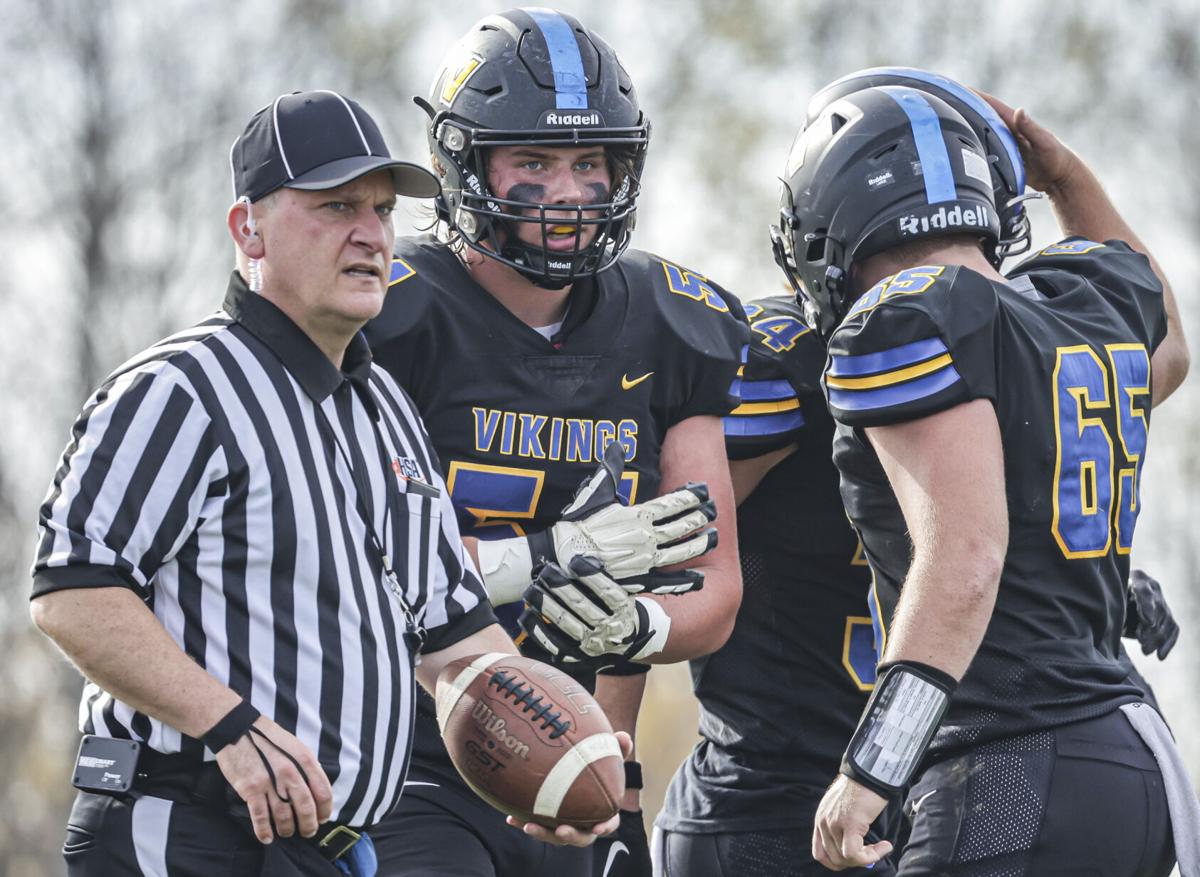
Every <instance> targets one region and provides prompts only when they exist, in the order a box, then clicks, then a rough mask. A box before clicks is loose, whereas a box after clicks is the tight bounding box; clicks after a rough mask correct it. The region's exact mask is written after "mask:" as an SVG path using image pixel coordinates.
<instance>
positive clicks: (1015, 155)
mask: <svg viewBox="0 0 1200 877" xmlns="http://www.w3.org/2000/svg"><path fill="white" fill-rule="evenodd" d="M872 76H904V77H906V78H908V79H915V80H917V81H918V82H925V83H928V84H929V85H935V86H937V87H938V88H940V89H942V90H943V91H947V92H949V93H950V94H952V95H954V96H955V97H956V98H958V99H959V100H960V101H962V102H963V103H964V104H966V105H967V106H969V107H970V108H971V109H973V110H974V111H975V112H977V113H979V115H980V116H982V117H983V120H984V121H985V122H987V123H988V125H989V126H990V127H991V129H992V130H993V131H995V132H996V136H997V137H999V138H1000V142H1001V143H1002V144H1003V145H1004V151H1005V152H1007V153H1008V160H1009V161H1010V162H1011V163H1012V166H1013V171H1014V172H1015V173H1016V175H1017V194H1018V195H1019V194H1021V193H1022V192H1024V191H1025V162H1024V161H1022V160H1021V150H1020V148H1019V147H1018V146H1017V140H1016V138H1015V137H1013V134H1012V131H1010V130H1009V129H1008V125H1005V124H1004V120H1003V119H1001V118H1000V116H999V115H998V114H997V113H996V111H995V110H993V109H992V106H991V104H989V103H988V102H987V101H985V100H984V99H983V98H981V97H980V96H979V95H977V94H976V93H975V92H973V91H971V89H969V88H966V87H965V86H962V85H959V84H958V83H957V82H955V81H954V80H953V79H947V78H946V77H945V76H939V75H938V74H936V73H930V72H929V71H928V70H918V69H917V68H916V67H872V68H871V69H869V70H860V71H858V72H857V73H851V74H850V75H849V76H843V77H842V78H841V79H839V80H838V81H837V82H835V83H833V84H834V85H839V84H840V83H843V82H849V81H850V80H853V79H869V78H871V77H872Z"/></svg>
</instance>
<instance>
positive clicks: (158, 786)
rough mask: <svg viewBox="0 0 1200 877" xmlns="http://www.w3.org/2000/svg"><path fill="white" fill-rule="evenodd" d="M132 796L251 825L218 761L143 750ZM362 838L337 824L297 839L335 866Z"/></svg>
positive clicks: (358, 830) (323, 825)
mask: <svg viewBox="0 0 1200 877" xmlns="http://www.w3.org/2000/svg"><path fill="white" fill-rule="evenodd" d="M130 793H131V794H133V795H134V796H135V797H141V796H143V795H146V796H149V797H151V798H163V799H165V800H167V801H174V802H176V803H178V804H207V805H211V806H213V807H215V808H217V809H219V810H223V811H225V812H226V813H228V814H229V815H230V816H231V817H232V818H234V819H237V820H239V821H245V822H247V823H249V820H250V813H249V811H248V810H247V809H246V803H245V802H244V801H243V800H242V799H241V798H239V797H238V794H237V792H235V791H234V790H233V787H232V786H231V785H229V781H228V780H226V779H225V775H224V774H222V773H221V768H220V767H218V766H217V763H216V762H215V761H205V762H200V763H197V762H196V759H195V758H192V757H190V756H186V755H180V754H172V755H166V754H164V753H162V752H157V751H155V750H153V749H151V748H149V747H148V746H143V747H142V752H141V756H140V757H139V758H138V767H137V776H136V777H135V778H134V781H133V787H132V788H131V789H130ZM362 836H363V832H362V829H356V828H351V827H350V826H348V825H342V824H341V823H338V822H325V823H322V824H321V825H320V826H318V828H317V833H316V834H314V835H313V836H312V837H302V836H301V835H295V837H296V839H297V840H300V841H303V842H304V843H307V844H312V845H313V846H315V847H316V848H317V850H318V852H320V853H321V855H322V856H324V857H325V859H327V860H328V861H330V862H336V861H337V860H338V859H340V858H341V857H342V856H344V855H346V853H348V852H350V850H351V848H352V847H353V846H354V845H355V844H356V843H358V842H359V840H361V839H362Z"/></svg>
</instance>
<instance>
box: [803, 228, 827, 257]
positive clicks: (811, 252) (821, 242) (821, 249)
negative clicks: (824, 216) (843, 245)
mask: <svg viewBox="0 0 1200 877" xmlns="http://www.w3.org/2000/svg"><path fill="white" fill-rule="evenodd" d="M828 235H829V229H827V228H818V229H817V230H816V231H815V232H813V233H812V234H811V235H807V236H806V238H807V240H808V246H807V247H806V248H805V250H804V260H805V261H806V262H824V261H825V241H826V239H827V237H828Z"/></svg>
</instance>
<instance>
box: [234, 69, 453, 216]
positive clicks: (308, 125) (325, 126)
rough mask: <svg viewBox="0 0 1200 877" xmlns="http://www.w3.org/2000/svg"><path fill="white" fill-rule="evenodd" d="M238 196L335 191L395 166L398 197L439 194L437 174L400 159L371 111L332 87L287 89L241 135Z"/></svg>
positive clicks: (236, 179)
mask: <svg viewBox="0 0 1200 877" xmlns="http://www.w3.org/2000/svg"><path fill="white" fill-rule="evenodd" d="M229 161H230V164H231V165H233V189H234V195H235V197H239V198H241V197H243V196H244V197H246V198H249V199H250V200H251V201H257V200H258V199H260V198H263V197H265V196H267V195H269V194H271V193H272V192H274V191H275V190H276V189H279V188H282V187H284V186H287V187H289V188H292V189H333V188H336V187H337V186H341V185H344V184H346V183H348V182H350V181H351V180H356V179H358V178H359V177H361V176H363V175H364V174H369V173H371V172H372V171H377V170H380V169H382V168H387V169H389V170H390V171H391V172H392V179H393V180H394V181H395V183H396V194H397V195H408V196H411V197H414V198H434V197H436V196H437V195H438V194H439V192H440V187H439V185H438V181H437V177H435V176H434V175H433V174H432V173H430V172H429V171H427V170H426V169H425V168H423V167H420V166H419V165H415V164H413V163H411V162H407V161H398V160H397V159H394V158H392V156H391V154H390V153H389V152H388V148H387V144H386V143H384V142H383V135H382V134H380V133H379V127H378V126H377V125H376V124H375V121H374V119H372V118H371V117H370V116H369V115H368V114H367V111H366V110H364V109H363V108H362V107H361V106H359V105H358V103H356V102H355V101H352V100H350V99H349V98H345V97H342V96H341V95H340V94H337V93H336V92H332V91H294V92H292V93H291V94H281V95H280V96H279V97H277V98H275V100H274V101H272V102H271V103H270V104H268V105H267V106H265V107H263V108H262V109H261V110H259V111H258V112H257V113H255V114H254V117H253V118H252V119H250V124H248V125H247V126H246V130H245V131H243V132H242V136H241V137H239V138H238V139H237V140H235V141H234V144H233V149H232V150H231V151H230V155H229Z"/></svg>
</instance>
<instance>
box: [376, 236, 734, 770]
mask: <svg viewBox="0 0 1200 877" xmlns="http://www.w3.org/2000/svg"><path fill="white" fill-rule="evenodd" d="M366 333H367V338H368V340H369V341H370V343H371V348H372V350H373V352H374V355H375V360H376V362H377V363H378V364H379V365H381V366H382V367H383V368H385V369H387V370H388V372H389V373H391V375H392V376H393V377H394V378H395V379H396V381H397V383H399V385H400V386H401V387H403V388H404V390H405V391H406V392H407V393H408V394H409V395H410V396H411V397H412V399H413V401H414V402H415V403H416V405H417V408H418V410H419V411H420V412H421V417H422V419H423V420H424V422H425V427H426V429H427V430H428V431H429V435H430V437H431V438H432V440H433V445H434V448H435V449H436V450H437V453H438V456H439V459H440V462H441V466H442V470H443V474H444V476H445V479H446V485H447V488H448V490H449V491H450V494H451V498H452V500H453V502H454V507H455V509H456V511H457V513H458V516H459V524H460V526H461V528H462V531H463V533H464V535H472V536H477V537H479V538H483V539H488V538H506V537H510V536H512V535H514V534H522V533H527V532H531V531H534V530H538V529H544V528H545V527H547V526H549V525H550V524H552V523H554V522H555V521H556V520H557V519H558V516H559V514H560V513H561V511H562V509H563V508H564V507H565V506H566V505H567V504H568V503H569V502H570V500H571V497H572V496H573V494H574V492H575V490H576V489H577V488H578V487H579V485H580V483H581V482H582V481H583V480H584V479H585V478H586V477H587V476H588V475H590V474H591V473H592V472H593V471H595V468H596V466H597V464H598V463H599V461H600V460H601V459H602V457H603V454H604V450H605V448H607V447H608V445H609V444H610V443H611V442H614V441H616V442H620V443H621V445H622V446H623V447H624V448H625V461H626V462H625V474H624V477H623V479H622V490H621V492H622V494H623V495H624V496H625V498H626V499H627V500H628V501H629V502H631V503H634V502H640V501H643V500H646V499H650V498H652V497H654V496H656V495H657V494H658V489H659V453H660V451H661V449H662V442H663V439H664V437H665V435H666V433H667V430H668V429H669V428H670V427H671V426H673V425H674V424H676V423H679V422H680V421H682V420H685V419H687V418H689V417H693V416H696V415H715V416H721V415H724V414H726V413H728V412H729V411H730V410H731V409H732V408H734V407H735V406H736V405H737V403H738V387H739V383H740V374H739V373H740V370H741V366H742V363H743V361H744V358H745V355H746V347H747V344H748V341H749V334H750V332H749V328H748V327H747V325H746V323H745V320H744V317H743V316H742V311H741V304H740V303H739V302H738V300H737V299H736V298H734V297H733V296H732V295H731V294H729V293H728V292H726V291H725V290H724V289H722V288H721V287H720V286H718V285H717V284H716V283H714V282H712V281H710V280H708V279H707V278H705V277H703V276H701V275H699V274H696V273H694V272H692V271H689V270H687V269H686V268H684V267H682V266H679V265H676V264H675V263H672V262H668V261H665V260H663V259H660V258H659V257H657V256H653V255H651V254H649V253H645V252H640V251H637V250H627V251H626V252H625V253H624V254H622V256H621V258H620V259H619V260H618V261H617V263H616V264H615V265H614V266H613V267H612V268H610V269H608V270H607V271H605V272H603V273H601V274H599V275H597V276H596V277H595V278H594V279H593V280H590V281H581V282H580V283H577V284H576V285H575V287H574V288H573V289H572V292H571V296H570V303H569V307H568V309H567V314H566V317H565V320H564V322H563V325H562V328H561V329H560V330H559V331H558V332H557V334H555V335H554V337H553V338H552V339H551V340H547V339H546V338H545V337H544V336H543V335H541V334H540V333H538V332H537V331H536V330H535V329H532V328H530V327H529V326H527V325H525V323H523V322H522V321H521V320H520V319H519V318H518V317H516V316H515V315H514V314H513V313H512V312H511V311H509V310H508V309H507V308H505V307H504V306H503V305H502V304H500V302H499V301H497V300H496V299H495V298H494V297H493V296H492V295H491V294H490V293H488V292H487V291H486V290H485V289H483V288H482V287H481V286H479V285H478V284H477V283H476V282H475V281H474V280H473V279H472V278H471V275H470V274H469V273H468V272H467V271H466V269H465V268H464V267H463V265H462V263H461V262H460V261H459V259H458V257H457V256H456V255H455V254H454V253H453V252H451V251H450V249H449V248H448V247H447V246H446V245H445V244H443V243H440V242H439V241H437V239H436V238H433V237H432V236H422V237H415V238H403V239H401V240H399V241H397V245H396V252H395V258H394V261H393V263H392V275H391V283H390V288H389V291H388V295H387V297H386V299H385V302H384V307H383V312H382V313H381V314H380V315H379V316H378V317H377V318H376V319H375V320H373V321H371V322H370V323H369V324H368V325H367V328H366ZM667 486H668V487H669V488H672V489H673V488H675V487H679V486H682V485H667ZM520 608H521V607H520V604H515V605H511V606H505V607H500V608H499V609H498V610H497V613H496V614H497V616H498V617H499V618H500V619H501V621H502V622H504V623H505V625H506V627H507V628H508V629H509V632H510V633H513V634H514V635H515V634H516V633H517V632H518V629H517V627H516V617H517V615H518V614H519V613H520ZM530 645H532V644H530ZM523 648H524V646H523ZM421 700H422V704H421V705H422V706H423V709H422V711H421V712H422V716H421V718H419V721H422V720H425V721H424V722H423V727H420V728H419V729H418V733H417V748H416V754H417V756H420V755H421V754H422V753H423V752H429V750H430V747H429V746H428V745H422V744H423V743H424V744H429V743H430V742H432V743H433V744H435V746H434V749H435V750H437V751H440V752H442V753H444V750H443V749H442V747H441V741H440V738H439V736H438V733H437V727H436V724H434V723H433V721H432V715H433V708H432V699H430V698H429V697H428V696H426V695H424V694H423V693H422V695H421ZM434 754H435V755H436V754H437V752H436V751H435V752H434ZM440 757H441V758H443V759H444V757H445V756H444V754H443V755H441V756H440ZM451 771H452V769H451Z"/></svg>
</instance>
